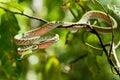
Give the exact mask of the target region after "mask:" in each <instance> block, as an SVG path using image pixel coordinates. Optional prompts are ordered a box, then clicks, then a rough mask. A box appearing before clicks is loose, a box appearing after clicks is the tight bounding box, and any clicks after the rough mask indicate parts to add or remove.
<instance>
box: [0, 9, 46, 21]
mask: <svg viewBox="0 0 120 80" xmlns="http://www.w3.org/2000/svg"><path fill="white" fill-rule="evenodd" d="M0 8H1V9H4V10H5V11H7V12H10V13H13V14H19V15H23V16H26V17H28V18H31V19H35V20H38V21H42V22H44V23H48V21H46V20H43V19H41V18H37V17H34V16H29V15H27V14H24V13H22V12H21V13H20V12H13V11H10V10H8V9H6V8H3V7H0Z"/></svg>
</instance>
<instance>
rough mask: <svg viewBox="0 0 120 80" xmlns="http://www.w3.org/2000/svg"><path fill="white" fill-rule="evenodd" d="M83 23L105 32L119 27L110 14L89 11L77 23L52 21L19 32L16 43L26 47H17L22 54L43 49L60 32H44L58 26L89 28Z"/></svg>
mask: <svg viewBox="0 0 120 80" xmlns="http://www.w3.org/2000/svg"><path fill="white" fill-rule="evenodd" d="M90 19H102V20H104V21H105V22H107V23H108V24H110V25H111V26H112V27H104V26H103V27H102V26H95V25H91V24H90V23H89V21H90ZM77 24H79V25H77ZM80 24H81V25H80ZM82 24H86V25H90V26H92V28H94V29H95V30H96V31H98V32H103V33H111V32H112V30H113V29H115V28H117V22H116V21H115V19H114V18H113V17H111V16H110V15H108V14H106V13H104V12H101V11H88V12H87V13H85V14H84V15H83V16H82V18H81V19H80V20H79V21H78V22H76V23H71V22H63V21H58V22H56V21H51V22H48V23H46V24H45V25H43V26H42V27H40V28H37V29H33V30H30V31H28V32H25V33H21V34H17V35H16V36H15V37H14V40H15V42H16V44H18V45H23V46H25V47H20V48H18V49H17V50H18V53H19V54H21V55H22V53H24V52H25V51H28V50H30V51H34V50H36V49H43V48H46V47H48V46H50V45H51V44H53V43H54V42H56V41H58V40H59V35H58V34H55V35H49V36H46V37H43V35H44V34H46V33H47V32H49V31H50V30H52V29H54V28H57V27H61V28H69V29H70V30H73V31H77V30H80V29H81V28H85V29H88V28H87V27H86V26H85V25H82ZM69 26H71V27H69Z"/></svg>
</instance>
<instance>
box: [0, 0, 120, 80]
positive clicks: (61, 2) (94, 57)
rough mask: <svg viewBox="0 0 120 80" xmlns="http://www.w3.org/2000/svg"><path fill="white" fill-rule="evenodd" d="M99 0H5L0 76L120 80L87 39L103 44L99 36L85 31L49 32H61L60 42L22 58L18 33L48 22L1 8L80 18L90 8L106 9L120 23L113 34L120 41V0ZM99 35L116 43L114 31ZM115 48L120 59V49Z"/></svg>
mask: <svg viewBox="0 0 120 80" xmlns="http://www.w3.org/2000/svg"><path fill="white" fill-rule="evenodd" d="M97 1H98V2H97ZM97 1H96V0H69V1H67V0H0V80H102V79H103V80H119V76H118V75H116V73H115V71H114V70H113V68H111V66H110V64H109V63H108V61H107V58H106V55H105V54H104V53H103V51H102V50H97V49H94V48H91V47H89V46H87V45H85V42H87V43H89V44H91V45H93V46H96V47H100V43H99V40H98V39H97V37H96V36H95V35H94V34H91V33H90V32H87V31H85V30H79V31H78V32H76V33H71V32H70V31H69V30H68V29H62V28H56V29H54V30H52V31H51V32H50V33H53V34H55V33H57V34H59V36H60V40H59V41H58V42H56V43H55V44H53V45H52V46H50V47H48V48H46V49H41V50H37V51H35V52H33V53H32V54H29V55H26V56H25V57H24V58H23V59H22V60H18V58H20V55H19V54H18V53H17V48H18V45H16V44H15V42H14V36H15V35H16V34H18V33H23V32H25V31H28V30H30V29H34V28H37V27H40V26H41V25H43V24H44V23H43V22H40V21H38V20H35V19H30V18H27V17H25V16H23V15H17V14H13V13H10V12H7V11H4V10H3V9H2V8H1V7H3V8H5V9H8V10H10V11H13V12H20V13H21V12H23V13H24V14H27V15H30V16H35V17H38V18H42V19H45V20H47V21H68V22H77V21H78V20H79V19H80V18H81V17H82V15H83V14H84V13H85V12H87V11H90V10H99V11H104V9H103V7H104V8H105V9H106V10H109V14H110V15H111V16H112V17H114V18H115V19H116V21H117V22H118V28H117V30H115V34H114V35H115V39H114V42H115V44H117V42H119V40H120V39H119V38H120V37H119V34H120V31H119V29H120V28H119V25H120V24H119V23H120V5H119V4H120V0H97ZM99 3H101V5H102V6H101V5H100V4H99ZM108 5H109V6H108ZM113 6H114V7H115V8H113ZM98 22H99V21H98ZM98 24H99V25H106V24H105V23H98ZM100 36H101V37H102V40H103V42H104V43H108V42H110V41H111V34H102V33H100ZM108 50H109V47H108ZM116 52H117V56H118V58H119V60H120V55H119V53H120V47H118V49H117V50H116ZM77 59H79V60H77Z"/></svg>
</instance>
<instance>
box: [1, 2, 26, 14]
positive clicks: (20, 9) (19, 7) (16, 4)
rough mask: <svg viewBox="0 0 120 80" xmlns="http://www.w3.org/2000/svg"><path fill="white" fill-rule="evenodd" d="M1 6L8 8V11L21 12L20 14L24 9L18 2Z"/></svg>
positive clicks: (5, 3) (4, 3)
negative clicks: (11, 9)
mask: <svg viewBox="0 0 120 80" xmlns="http://www.w3.org/2000/svg"><path fill="white" fill-rule="evenodd" d="M0 3H1V4H3V5H4V6H5V7H7V8H8V9H10V8H14V9H17V10H19V11H20V12H23V11H24V10H23V8H22V7H21V6H20V5H19V4H18V3H16V2H14V1H11V2H0Z"/></svg>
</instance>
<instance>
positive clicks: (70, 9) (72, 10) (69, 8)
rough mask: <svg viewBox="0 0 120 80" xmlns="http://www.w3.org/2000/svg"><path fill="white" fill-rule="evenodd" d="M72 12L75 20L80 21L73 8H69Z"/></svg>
mask: <svg viewBox="0 0 120 80" xmlns="http://www.w3.org/2000/svg"><path fill="white" fill-rule="evenodd" d="M69 10H70V12H71V13H72V15H73V16H74V18H75V19H76V20H77V21H78V18H77V16H76V15H75V13H74V12H73V10H72V9H71V8H69Z"/></svg>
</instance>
